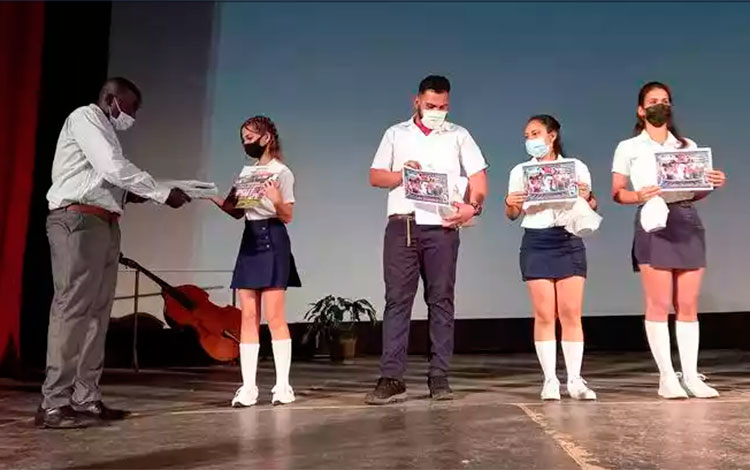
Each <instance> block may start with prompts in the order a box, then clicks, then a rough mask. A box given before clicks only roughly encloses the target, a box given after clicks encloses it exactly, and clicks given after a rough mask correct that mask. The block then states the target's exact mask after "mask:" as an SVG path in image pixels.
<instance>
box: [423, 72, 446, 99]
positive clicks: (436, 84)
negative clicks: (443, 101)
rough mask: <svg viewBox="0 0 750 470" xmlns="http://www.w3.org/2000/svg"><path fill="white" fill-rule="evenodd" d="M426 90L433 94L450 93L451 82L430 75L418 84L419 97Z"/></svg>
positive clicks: (438, 76) (441, 77) (440, 76)
mask: <svg viewBox="0 0 750 470" xmlns="http://www.w3.org/2000/svg"><path fill="white" fill-rule="evenodd" d="M427 90H432V91H434V92H435V93H450V91H451V82H450V81H448V79H447V78H445V77H443V76H442V75H430V76H427V77H425V78H424V79H423V80H422V81H421V82H419V94H420V95H421V94H422V93H424V92H425V91H427Z"/></svg>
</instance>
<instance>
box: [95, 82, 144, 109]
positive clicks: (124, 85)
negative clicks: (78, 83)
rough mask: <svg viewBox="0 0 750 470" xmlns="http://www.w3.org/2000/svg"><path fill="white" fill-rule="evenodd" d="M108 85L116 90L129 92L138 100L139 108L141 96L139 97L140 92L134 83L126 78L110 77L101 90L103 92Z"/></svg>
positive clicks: (141, 100)
mask: <svg viewBox="0 0 750 470" xmlns="http://www.w3.org/2000/svg"><path fill="white" fill-rule="evenodd" d="M108 85H115V87H116V88H117V89H118V90H123V89H125V90H130V91H131V92H132V93H133V94H134V95H135V97H136V99H137V100H138V105H139V106H140V105H141V103H142V102H143V96H142V95H141V90H139V89H138V87H137V86H136V85H135V83H133V82H131V81H130V80H128V79H127V78H124V77H112V78H108V79H107V81H106V82H105V83H104V87H102V90H105V89H106V88H107V87H108Z"/></svg>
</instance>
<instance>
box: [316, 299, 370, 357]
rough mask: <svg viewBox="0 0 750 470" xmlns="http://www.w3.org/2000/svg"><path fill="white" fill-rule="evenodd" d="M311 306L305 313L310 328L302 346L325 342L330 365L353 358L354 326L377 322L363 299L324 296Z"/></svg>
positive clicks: (354, 346) (368, 303)
mask: <svg viewBox="0 0 750 470" xmlns="http://www.w3.org/2000/svg"><path fill="white" fill-rule="evenodd" d="M310 305H311V307H310V310H308V311H307V313H305V320H306V321H309V322H310V324H309V325H308V327H307V331H306V332H305V335H304V336H303V337H302V342H303V343H304V344H306V343H309V342H310V341H311V340H314V341H315V345H316V346H317V345H318V344H319V343H320V338H321V336H322V337H323V338H324V339H325V340H326V341H327V342H328V347H329V349H330V353H331V360H333V361H346V360H350V359H352V358H353V357H354V356H355V354H356V352H357V330H356V325H357V323H359V322H362V321H369V322H370V323H375V322H376V321H377V319H376V318H375V308H374V307H373V306H372V304H371V303H370V302H368V301H367V300H365V299H357V300H352V299H348V298H345V297H337V296H333V295H327V296H325V297H323V298H322V299H320V300H318V301H317V302H315V303H313V304H310Z"/></svg>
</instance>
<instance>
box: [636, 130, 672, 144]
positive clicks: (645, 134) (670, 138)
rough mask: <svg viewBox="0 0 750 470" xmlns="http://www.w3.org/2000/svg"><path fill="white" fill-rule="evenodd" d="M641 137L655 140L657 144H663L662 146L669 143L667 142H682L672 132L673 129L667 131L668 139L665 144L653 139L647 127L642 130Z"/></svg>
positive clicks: (651, 140) (650, 140)
mask: <svg viewBox="0 0 750 470" xmlns="http://www.w3.org/2000/svg"><path fill="white" fill-rule="evenodd" d="M639 137H641V138H642V139H645V140H646V141H649V142H653V143H655V144H657V145H662V146H664V145H667V144H671V145H676V144H679V143H680V141H679V140H678V139H677V137H675V136H674V134H672V132H671V131H667V140H665V141H664V143H663V144H660V143H659V142H657V141H655V140H654V139H652V138H651V136H650V135H648V132H646V129H643V130H642V131H641V134H640V136H639Z"/></svg>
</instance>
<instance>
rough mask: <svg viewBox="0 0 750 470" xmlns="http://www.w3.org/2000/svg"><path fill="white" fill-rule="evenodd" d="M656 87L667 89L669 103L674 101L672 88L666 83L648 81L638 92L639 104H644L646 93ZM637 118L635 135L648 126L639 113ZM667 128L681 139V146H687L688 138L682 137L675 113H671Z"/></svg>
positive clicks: (634, 129)
mask: <svg viewBox="0 0 750 470" xmlns="http://www.w3.org/2000/svg"><path fill="white" fill-rule="evenodd" d="M656 89H662V90H664V91H666V92H667V96H669V103H670V104H671V103H672V90H670V89H669V87H668V86H667V85H666V84H664V83H661V82H648V83H646V84H645V85H643V86H642V87H641V91H639V92H638V106H643V102H644V100H645V99H646V95H647V94H648V93H649V92H650V91H651V90H656ZM636 118H637V121H636V122H635V126H634V127H633V135H634V136H635V135H638V134H640V133H641V132H643V129H645V128H646V122H645V120H644V119H643V118H642V117H640V116H638V115H636ZM667 129H668V130H669V132H671V133H672V135H674V136H675V137H676V138H677V140H679V141H680V147H685V146H687V140H685V138H684V137H682V135H680V132H679V131H678V130H677V126H676V125H675V123H674V115H672V113H670V114H669V121H667Z"/></svg>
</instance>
